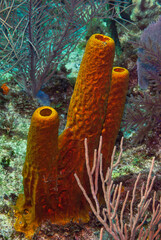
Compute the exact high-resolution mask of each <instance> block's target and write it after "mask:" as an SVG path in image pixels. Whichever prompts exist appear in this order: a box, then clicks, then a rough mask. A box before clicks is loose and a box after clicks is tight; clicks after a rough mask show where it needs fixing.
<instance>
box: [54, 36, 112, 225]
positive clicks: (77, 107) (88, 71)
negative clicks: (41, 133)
mask: <svg viewBox="0 0 161 240" xmlns="http://www.w3.org/2000/svg"><path fill="white" fill-rule="evenodd" d="M114 51H115V43H114V41H113V39H111V38H110V37H107V36H104V35H101V34H94V35H92V36H91V38H90V39H89V41H88V43H87V46H86V49H85V53H84V56H83V59H82V62H81V65H80V70H79V73H78V77H77V80H76V84H75V88H74V92H73V95H72V98H71V101H70V105H69V110H68V116H67V124H66V129H65V130H64V132H63V133H62V134H61V136H60V137H59V142H58V144H59V150H60V155H59V162H58V170H59V175H60V176H61V178H59V193H60V194H59V203H60V205H59V207H60V208H59V210H58V215H59V214H60V215H59V217H58V218H59V219H61V221H62V219H64V223H65V222H68V221H70V219H73V220H79V219H82V220H83V221H87V220H88V218H89V214H88V212H89V206H88V204H87V203H86V201H85V199H84V197H83V195H82V193H81V191H80V189H79V188H78V186H77V184H76V181H75V178H74V174H73V173H78V175H79V178H80V179H81V181H82V183H83V184H84V186H86V189H90V188H89V185H88V177H87V174H86V167H85V160H84V157H85V153H84V138H85V137H87V138H88V145H89V159H90V161H91V164H92V160H93V151H94V149H95V148H97V146H98V143H99V137H100V134H101V131H102V125H103V122H104V120H105V114H106V108H107V100H108V94H109V89H110V81H111V74H112V65H113V59H114ZM58 215H57V216H58ZM59 219H58V221H60V220H59Z"/></svg>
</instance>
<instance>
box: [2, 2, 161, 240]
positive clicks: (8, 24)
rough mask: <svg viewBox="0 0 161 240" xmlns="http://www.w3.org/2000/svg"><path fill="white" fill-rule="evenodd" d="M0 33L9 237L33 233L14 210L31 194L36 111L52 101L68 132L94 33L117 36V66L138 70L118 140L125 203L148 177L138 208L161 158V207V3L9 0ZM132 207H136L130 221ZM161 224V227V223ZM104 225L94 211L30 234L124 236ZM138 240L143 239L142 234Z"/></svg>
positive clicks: (159, 184) (117, 177) (118, 176)
mask: <svg viewBox="0 0 161 240" xmlns="http://www.w3.org/2000/svg"><path fill="white" fill-rule="evenodd" d="M0 30H1V34H0V239H17V240H18V239H24V240H25V239H29V238H28V237H27V236H26V235H25V234H24V231H22V232H21V231H16V230H15V227H14V224H15V221H16V216H15V208H14V206H15V205H16V202H17V199H18V197H19V195H20V194H23V193H24V187H23V176H22V171H23V166H24V162H25V157H26V148H27V137H28V132H29V127H30V123H31V117H32V115H33V113H34V112H35V110H36V109H37V108H39V107H43V106H48V107H52V108H54V109H55V110H56V111H57V113H58V115H59V135H60V134H62V133H63V131H64V129H65V126H66V122H67V114H68V108H69V103H70V100H71V96H72V94H73V90H74V86H75V82H76V79H77V75H78V72H79V69H80V64H81V61H82V58H83V54H84V51H85V47H86V45H87V42H88V40H89V39H90V37H91V36H92V35H93V34H102V35H105V36H108V37H110V38H112V39H113V40H114V42H115V56H114V62H113V67H117V66H119V67H122V68H125V69H127V70H128V71H129V84H128V90H127V95H126V102H125V107H124V112H123V116H122V120H121V126H120V128H119V132H118V134H117V139H116V142H115V145H116V159H117V158H118V156H119V149H120V147H119V146H120V142H121V138H122V136H123V137H124V141H123V152H122V157H121V159H120V162H119V164H118V165H117V166H116V168H114V170H113V171H112V179H113V181H114V184H120V182H122V187H121V189H120V192H121V195H120V199H119V201H120V204H121V206H122V205H123V202H124V199H125V197H126V193H127V191H129V198H130V199H131V198H132V192H133V189H134V184H135V181H136V179H137V175H138V174H139V173H141V177H140V181H139V185H138V186H137V191H136V194H135V204H134V206H133V207H134V209H135V210H136V209H137V205H138V202H139V199H140V188H141V186H142V184H143V182H145V184H146V181H147V176H148V173H149V170H150V169H151V162H152V158H153V157H155V161H154V168H153V172H152V177H153V176H155V181H154V184H153V186H152V187H151V189H150V188H149V189H150V192H149V195H148V199H150V198H152V197H153V194H154V192H155V191H156V197H155V199H156V201H155V204H156V206H157V205H158V206H160V205H159V204H160V197H161V181H160V180H161V175H160V170H161V1H160V0H156V1H153V0H129V1H122V0H111V1H109V0H104V1H103V0H102V1H94V0H90V1H88V0H79V1H78V0H57V1H55V0H52V1H50V0H49V1H43V0H26V1H23V0H22V1H19V0H15V1H11V0H10V1H7V0H0ZM98 93H99V89H98ZM89 98H90V96H89ZM91 98H92V96H91ZM91 101H92V100H91ZM95 114H98V113H95ZM87 139H88V136H87ZM109 141H110V139H109ZM93 150H94V149H93ZM84 161H85V157H84ZM80 192H81V190H80ZM130 201H131V200H129V202H130ZM71 208H72V206H71ZM129 208H130V207H129V205H128V203H127V207H126V210H125V212H124V222H127V224H128V220H129V211H128V210H129ZM153 209H154V208H153V205H152V201H151V202H149V205H148V208H147V209H146V212H147V217H146V219H145V221H144V223H143V227H144V229H145V230H146V229H148V228H149V225H150V223H151V216H152V213H153ZM120 214H121V208H118V215H119V216H120ZM107 221H108V220H107ZM159 223H160V220H158V222H157V223H156V225H155V227H156V231H157V230H158V229H160V228H161V227H160V226H159ZM128 226H129V225H128ZM101 227H102V224H101V223H100V221H99V220H98V219H97V218H96V217H95V216H94V214H93V213H92V211H91V212H90V220H89V221H88V222H87V223H83V222H82V221H81V220H80V222H75V221H72V219H71V221H70V222H69V223H68V224H66V225H58V224H54V223H51V222H50V221H44V222H43V223H42V224H41V225H40V226H39V228H38V229H36V230H35V233H34V234H33V236H32V237H30V239H55V240H57V239H66V240H67V239H75V240H76V239H87V240H88V239H103V240H104V239H114V238H113V237H112V236H111V235H110V233H107V231H105V230H104V231H103V236H102V237H101V236H100V229H101ZM128 231H129V232H130V227H129V228H128ZM159 234H160V233H159V230H158V238H156V239H161V235H159ZM118 239H121V238H118ZM125 239H126V238H125ZM127 239H130V238H127ZM134 239H143V238H141V237H140V238H139V234H138V233H136V236H135V238H134ZM145 239H148V236H147V238H145ZM149 239H152V238H150V237H149Z"/></svg>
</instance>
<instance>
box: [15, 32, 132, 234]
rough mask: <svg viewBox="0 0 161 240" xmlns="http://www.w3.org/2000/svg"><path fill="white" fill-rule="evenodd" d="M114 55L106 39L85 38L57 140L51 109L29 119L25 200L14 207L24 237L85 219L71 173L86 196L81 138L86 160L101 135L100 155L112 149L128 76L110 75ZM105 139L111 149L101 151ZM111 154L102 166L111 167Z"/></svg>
mask: <svg viewBox="0 0 161 240" xmlns="http://www.w3.org/2000/svg"><path fill="white" fill-rule="evenodd" d="M114 51H115V44H114V41H113V40H112V39H111V38H110V37H107V36H104V35H101V34H94V35H92V36H91V38H90V39H89V41H88V43H87V46H86V49H85V53H84V56H83V59H82V63H81V66H80V70H79V73H78V78H77V81H76V84H75V88H74V92H73V95H72V98H71V102H70V106H69V111H68V116H67V124H66V127H65V130H64V131H63V133H62V134H61V135H60V136H59V137H58V123H59V120H58V114H57V113H56V111H55V110H54V109H52V108H50V107H41V108H38V109H37V110H36V111H35V113H34V114H33V117H32V121H31V126H30V130H29V136H28V145H27V154H26V160H25V164H24V168H23V177H24V181H23V184H24V195H20V196H19V198H18V200H17V204H16V207H15V215H16V217H17V221H16V224H15V229H16V230H17V231H21V232H24V233H25V234H26V236H27V237H29V236H31V235H32V234H33V233H34V230H35V228H36V227H37V226H38V224H40V223H41V222H42V221H44V220H47V219H48V220H51V221H52V222H53V223H59V224H64V223H67V222H69V221H71V220H73V221H78V220H80V219H81V220H82V221H88V219H89V216H88V215H89V206H88V204H87V203H86V200H85V199H84V196H83V194H82V193H81V191H80V189H79V187H78V185H77V182H76V180H75V178H74V173H77V174H79V178H80V180H81V182H82V184H84V186H85V187H86V189H87V192H88V189H90V188H89V183H88V177H87V173H86V168H85V158H84V154H85V150H84V138H85V137H86V138H88V145H89V159H91V161H92V159H93V150H94V149H96V148H97V147H98V144H99V138H100V135H103V142H104V146H103V148H102V151H103V152H105V153H107V152H108V151H109V152H110V154H111V152H112V150H113V147H114V144H115V139H116V136H117V133H118V130H119V127H120V122H121V118H122V113H123V108H124V104H125V98H126V92H127V84H128V71H127V70H126V69H124V68H119V67H117V68H114V69H113V71H112V65H113V59H114ZM112 72H113V73H112ZM111 79H112V80H111ZM110 105H111V106H110ZM113 114H114V115H113ZM112 120H113V121H112ZM108 124H109V126H110V127H109V129H108V130H107V131H106V126H107V125H108ZM110 139H112V144H111V145H110V146H108V148H106V147H105V146H106V144H107V143H108V142H109V141H110ZM110 154H107V156H108V159H105V161H106V163H104V164H107V165H109V164H110V158H111V156H110ZM90 164H92V162H91V163H90Z"/></svg>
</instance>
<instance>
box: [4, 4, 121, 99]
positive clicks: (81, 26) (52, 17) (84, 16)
mask: <svg viewBox="0 0 161 240" xmlns="http://www.w3.org/2000/svg"><path fill="white" fill-rule="evenodd" d="M4 2H6V1H4ZM17 2H18V1H17ZM107 5H109V7H108V9H106V6H107ZM0 7H1V8H2V9H1V12H2V15H3V12H4V11H3V7H4V6H3V5H1V6H0ZM115 8H117V9H119V11H121V12H122V11H123V8H124V6H122V5H121V2H120V1H116V0H115V1H109V0H100V1H94V0H86V1H84V0H64V1H62V0H56V1H53V0H47V1H42V0H29V1H22V3H21V4H19V5H18V4H16V2H14V1H13V4H9V3H8V5H7V6H6V9H7V11H6V14H4V16H2V17H3V18H2V19H4V22H5V24H3V23H2V24H1V33H2V34H1V39H0V42H1V44H2V47H1V48H0V56H1V66H0V68H1V70H3V71H4V72H6V71H11V70H12V74H13V75H15V79H16V81H17V83H18V84H19V85H20V86H21V87H22V88H23V89H24V90H25V91H26V92H27V93H28V94H30V95H31V96H32V97H36V96H37V94H38V92H39V90H40V89H41V87H42V86H43V84H45V83H46V82H47V81H48V80H49V79H51V77H52V76H53V74H54V73H55V71H56V69H57V67H58V65H59V64H60V63H62V61H63V60H64V59H67V58H68V55H69V54H70V53H71V52H72V51H73V49H74V48H75V46H76V44H77V43H78V41H79V40H80V39H81V37H82V35H83V34H84V32H85V30H86V28H85V26H86V25H87V23H88V22H89V21H90V20H91V19H92V18H94V17H98V18H105V17H106V18H112V19H114V18H117V17H118V18H119V16H118V13H117V12H116V11H113V10H114V9H115ZM8 9H9V10H8ZM113 12H115V13H114V14H113ZM8 13H9V14H8ZM8 23H10V25H9V24H8Z"/></svg>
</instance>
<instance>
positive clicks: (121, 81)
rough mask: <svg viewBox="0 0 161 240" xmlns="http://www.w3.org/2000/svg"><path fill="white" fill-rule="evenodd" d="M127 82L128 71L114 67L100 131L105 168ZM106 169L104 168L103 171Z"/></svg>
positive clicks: (111, 147) (117, 129) (122, 104)
mask: <svg viewBox="0 0 161 240" xmlns="http://www.w3.org/2000/svg"><path fill="white" fill-rule="evenodd" d="M128 82H129V72H128V70H127V69H125V68H122V67H114V68H113V70H112V81H111V88H110V93H109V97H108V103H107V112H106V118H105V121H104V124H103V130H102V140H103V145H102V154H103V159H104V160H103V164H104V166H106V168H107V167H109V166H110V162H111V155H112V151H113V148H114V145H115V141H116V137H117V134H118V131H119V128H120V124H121V119H122V114H123V110H124V106H125V100H126V94H127V90H128ZM106 168H105V167H104V169H106ZM105 171H106V170H105Z"/></svg>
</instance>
